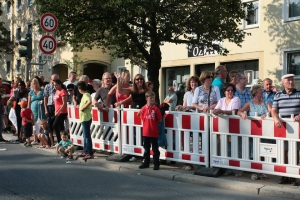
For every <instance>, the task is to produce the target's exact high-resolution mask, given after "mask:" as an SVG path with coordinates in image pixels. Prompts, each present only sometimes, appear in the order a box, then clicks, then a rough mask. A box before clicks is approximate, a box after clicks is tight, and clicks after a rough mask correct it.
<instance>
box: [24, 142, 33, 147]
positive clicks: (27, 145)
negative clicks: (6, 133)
mask: <svg viewBox="0 0 300 200" xmlns="http://www.w3.org/2000/svg"><path fill="white" fill-rule="evenodd" d="M24 147H32V145H31V144H30V143H28V142H27V143H26V145H24Z"/></svg>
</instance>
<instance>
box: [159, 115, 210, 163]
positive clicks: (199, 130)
mask: <svg viewBox="0 0 300 200" xmlns="http://www.w3.org/2000/svg"><path fill="white" fill-rule="evenodd" d="M208 119H209V118H208V116H207V115H206V114H203V113H187V112H177V111H176V112H174V111H168V112H166V115H165V131H166V134H167V141H168V146H167V149H161V155H160V158H161V159H166V160H171V161H177V162H183V163H191V164H197V165H204V166H206V167H208V166H209V146H208V144H209V126H208Z"/></svg>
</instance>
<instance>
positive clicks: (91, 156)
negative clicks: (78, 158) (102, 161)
mask: <svg viewBox="0 0 300 200" xmlns="http://www.w3.org/2000/svg"><path fill="white" fill-rule="evenodd" d="M93 158H94V155H90V154H86V155H85V156H84V157H83V159H84V160H86V159H93Z"/></svg>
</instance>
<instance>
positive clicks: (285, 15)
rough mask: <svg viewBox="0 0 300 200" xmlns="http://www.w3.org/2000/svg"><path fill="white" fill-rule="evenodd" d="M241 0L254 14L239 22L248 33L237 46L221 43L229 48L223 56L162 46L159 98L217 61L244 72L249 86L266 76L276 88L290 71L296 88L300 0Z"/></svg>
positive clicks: (299, 57)
mask: <svg viewBox="0 0 300 200" xmlns="http://www.w3.org/2000/svg"><path fill="white" fill-rule="evenodd" d="M243 2H244V3H253V8H254V14H253V15H251V16H249V17H248V18H249V20H250V22H249V23H247V22H246V21H243V22H242V23H241V24H240V28H241V29H244V30H245V31H246V32H247V33H251V36H246V37H245V41H244V42H243V43H242V46H241V47H238V46H237V45H235V44H233V43H229V42H228V41H224V42H223V43H222V44H221V45H222V46H224V47H226V48H227V49H228V50H229V51H230V52H229V54H228V55H227V56H221V55H218V54H216V53H215V52H213V51H209V50H204V51H199V49H198V48H197V47H195V46H191V47H188V46H186V45H175V44H165V45H164V46H162V58H163V61H162V69H161V71H160V72H161V73H160V83H161V86H162V87H161V91H160V96H161V98H164V97H165V95H166V93H167V91H168V90H167V89H168V87H170V86H174V85H176V87H177V90H181V85H182V84H185V80H186V79H187V78H188V77H189V76H192V75H198V76H199V75H200V73H201V71H205V70H209V71H213V70H214V68H215V67H216V66H218V65H220V64H224V65H226V67H227V70H228V71H231V70H238V71H239V72H241V73H245V74H246V77H248V79H249V80H248V82H249V83H248V84H249V85H252V84H253V83H255V82H256V80H257V79H261V80H263V79H264V78H267V77H269V78H271V79H272V80H273V82H274V83H275V85H276V86H277V87H278V88H280V85H281V76H282V75H283V74H286V73H294V74H295V75H296V77H295V79H296V88H299V89H300V40H299V39H300V36H299V34H298V32H299V30H300V29H299V28H300V0H280V1H274V0H255V1H254V0H244V1H243ZM298 68H299V69H298Z"/></svg>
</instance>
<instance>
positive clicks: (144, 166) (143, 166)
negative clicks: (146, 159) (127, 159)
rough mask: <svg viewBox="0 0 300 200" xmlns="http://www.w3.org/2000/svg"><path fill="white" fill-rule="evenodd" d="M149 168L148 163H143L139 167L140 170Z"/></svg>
mask: <svg viewBox="0 0 300 200" xmlns="http://www.w3.org/2000/svg"><path fill="white" fill-rule="evenodd" d="M148 167H149V163H143V164H141V165H140V166H139V168H140V169H145V168H148Z"/></svg>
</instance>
